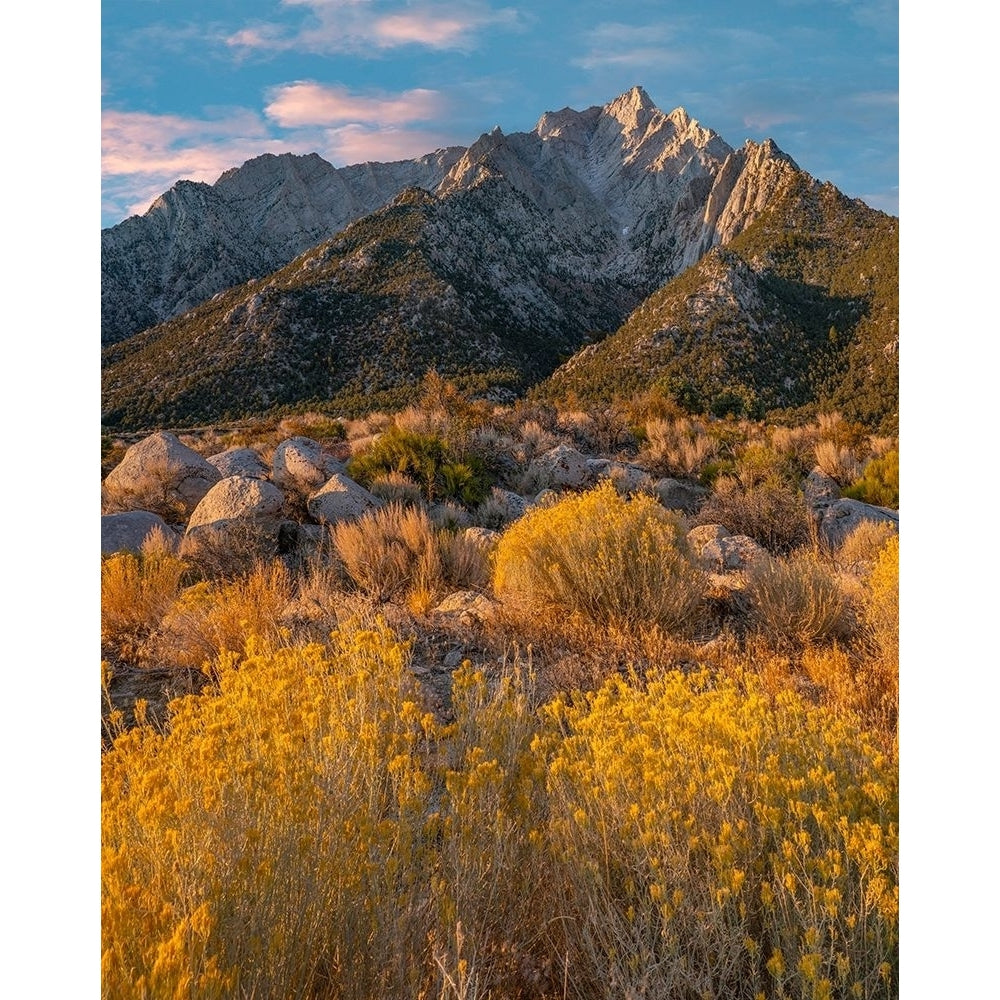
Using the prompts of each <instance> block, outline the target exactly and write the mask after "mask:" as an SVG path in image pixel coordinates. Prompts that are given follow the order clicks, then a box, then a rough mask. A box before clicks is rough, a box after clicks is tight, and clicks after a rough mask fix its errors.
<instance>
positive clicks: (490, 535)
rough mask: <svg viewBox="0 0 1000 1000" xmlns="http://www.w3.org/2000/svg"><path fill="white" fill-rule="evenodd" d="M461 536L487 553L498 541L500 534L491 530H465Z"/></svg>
mask: <svg viewBox="0 0 1000 1000" xmlns="http://www.w3.org/2000/svg"><path fill="white" fill-rule="evenodd" d="M462 534H463V535H464V536H465V537H466V538H467V539H468V540H469V541H470V542H473V543H474V544H475V545H478V546H479V548H481V549H482V550H483V551H484V552H489V551H490V550H491V549H492V548H493V546H494V545H496V543H497V542H498V541H499V540H500V532H499V531H494V530H493V529H492V528H466V529H465V530H464V531H463V532H462Z"/></svg>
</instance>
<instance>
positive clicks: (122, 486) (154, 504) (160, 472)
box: [101, 459, 189, 524]
mask: <svg viewBox="0 0 1000 1000" xmlns="http://www.w3.org/2000/svg"><path fill="white" fill-rule="evenodd" d="M173 476H174V474H173V472H172V471H171V469H170V467H169V465H168V463H167V462H166V460H165V459H161V460H151V461H149V462H147V463H146V466H145V468H144V469H143V472H142V475H136V476H134V477H133V478H132V479H130V480H129V481H128V482H122V481H117V480H115V479H111V480H110V481H109V480H108V479H105V480H104V482H103V483H102V484H101V513H102V514H117V513H121V512H124V511H129V510H148V511H151V512H152V513H153V514H159V515H160V517H162V518H163V520H164V521H166V522H167V523H168V524H181V523H183V522H184V521H185V520H186V519H187V515H188V513H189V508H188V505H187V504H186V503H185V501H184V500H183V499H182V498H181V497H180V496H179V495H178V494H177V492H176V491H175V490H174V489H173V486H172V483H173Z"/></svg>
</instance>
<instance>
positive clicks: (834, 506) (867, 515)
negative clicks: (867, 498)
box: [817, 497, 899, 549]
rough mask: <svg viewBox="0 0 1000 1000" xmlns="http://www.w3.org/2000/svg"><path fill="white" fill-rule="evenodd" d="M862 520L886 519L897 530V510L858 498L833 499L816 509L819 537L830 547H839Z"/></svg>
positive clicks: (877, 520)
mask: <svg viewBox="0 0 1000 1000" xmlns="http://www.w3.org/2000/svg"><path fill="white" fill-rule="evenodd" d="M862 521H875V522H879V521H887V522H889V523H890V524H893V525H895V527H896V530H897V531H898V530H899V511H898V510H891V509H890V508H888V507H874V506H872V505H871V504H867V503H862V502H861V501H860V500H851V499H850V498H848V497H845V498H843V499H842V500H835V501H834V502H833V503H831V504H828V505H827V506H825V507H821V508H819V510H818V511H817V526H818V528H819V537H820V539H821V541H823V542H824V543H825V544H826V545H828V546H829V547H830V548H832V549H836V548H839V547H840V546H841V545H842V544H843V542H844V539H845V538H847V536H848V535H849V534H850V533H851V532H852V531H853V530H854V529H855V528H856V527H857V526H858V525H859V524H861V522H862Z"/></svg>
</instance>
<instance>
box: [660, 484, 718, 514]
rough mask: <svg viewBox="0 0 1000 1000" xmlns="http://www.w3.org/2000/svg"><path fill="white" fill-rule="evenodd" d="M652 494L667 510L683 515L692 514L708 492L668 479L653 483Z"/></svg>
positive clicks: (699, 487)
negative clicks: (676, 511)
mask: <svg viewBox="0 0 1000 1000" xmlns="http://www.w3.org/2000/svg"><path fill="white" fill-rule="evenodd" d="M653 492H654V493H655V494H656V496H657V497H658V498H659V501H660V503H661V504H663V506H664V507H666V508H667V510H679V511H681V513H683V514H693V513H694V512H695V511H696V510H697V509H698V508H699V507H700V506H701V502H702V500H704V499H705V497H707V496H708V490H706V489H703V488H702V487H701V486H694V485H692V484H691V483H682V482H681V481H680V480H679V479H671V478H669V477H664V478H663V479H658V480H657V481H656V482H655V483H653Z"/></svg>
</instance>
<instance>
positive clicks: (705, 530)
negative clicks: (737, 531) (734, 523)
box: [687, 524, 730, 559]
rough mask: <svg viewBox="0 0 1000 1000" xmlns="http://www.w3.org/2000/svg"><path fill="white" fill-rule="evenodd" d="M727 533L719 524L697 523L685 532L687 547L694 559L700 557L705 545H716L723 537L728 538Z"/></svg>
mask: <svg viewBox="0 0 1000 1000" xmlns="http://www.w3.org/2000/svg"><path fill="white" fill-rule="evenodd" d="M729 534H730V532H729V531H728V530H727V529H726V528H724V527H723V526H722V525H721V524H699V525H698V527H696V528H692V529H691V530H690V531H689V532H688V533H687V543H688V548H690V550H691V554H692V555H693V556H694V557H695V559H701V556H702V553H703V552H704V551H705V548H706V547H707V546H709V545H717V544H718V543H719V542H720V541H722V539H723V538H728V537H729Z"/></svg>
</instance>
